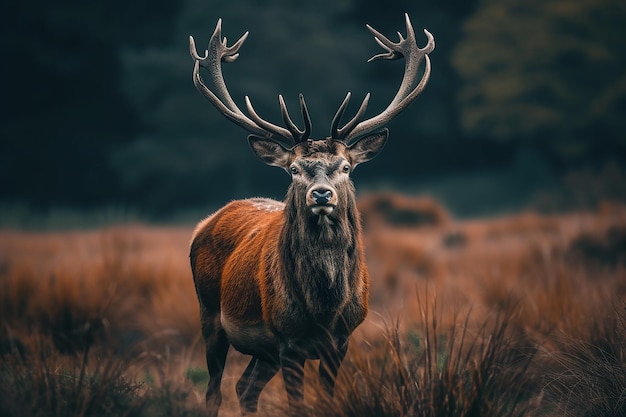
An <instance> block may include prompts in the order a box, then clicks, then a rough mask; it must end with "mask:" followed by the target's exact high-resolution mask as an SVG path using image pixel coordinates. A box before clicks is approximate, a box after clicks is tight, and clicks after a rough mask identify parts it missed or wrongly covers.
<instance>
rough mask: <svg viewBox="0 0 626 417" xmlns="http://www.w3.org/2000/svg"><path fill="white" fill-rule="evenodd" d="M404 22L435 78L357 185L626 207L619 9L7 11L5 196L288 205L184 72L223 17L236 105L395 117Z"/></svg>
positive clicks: (259, 6)
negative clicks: (253, 199)
mask: <svg viewBox="0 0 626 417" xmlns="http://www.w3.org/2000/svg"><path fill="white" fill-rule="evenodd" d="M405 12H407V13H408V14H409V15H410V16H411V20H412V22H413V26H414V27H415V29H416V34H417V38H418V44H420V46H423V45H424V44H425V42H426V39H425V37H424V36H423V34H422V32H421V29H422V28H426V29H428V30H429V31H430V32H431V33H433V34H434V36H435V39H436V43H437V47H436V49H435V51H434V52H433V53H432V54H431V60H432V68H433V69H432V76H431V80H430V83H429V85H428V86H427V88H426V90H425V92H424V93H423V94H422V96H421V97H420V98H419V99H418V100H417V101H416V102H415V103H414V104H413V105H412V106H411V107H410V108H409V110H407V111H406V112H404V113H402V114H401V115H400V116H399V117H398V118H397V119H396V120H394V121H393V122H392V123H391V125H390V126H389V127H390V130H391V136H390V141H389V144H388V146H387V148H386V150H385V152H384V153H383V154H382V155H381V156H380V157H379V158H378V159H377V160H376V161H375V162H372V163H370V164H366V165H364V166H362V167H359V169H358V170H357V171H356V172H355V181H356V182H357V188H358V189H359V191H360V192H367V191H371V190H377V189H383V188H384V189H388V188H393V189H396V190H400V191H404V192H407V193H411V194H425V193H427V194H430V195H432V196H434V197H435V198H437V199H440V200H441V201H443V202H444V204H445V205H446V206H447V207H449V209H450V210H451V212H452V213H453V214H455V215H458V216H475V215H485V214H493V213H498V212H504V211H513V210H520V209H525V208H529V207H530V208H537V209H542V210H568V209H580V208H590V207H592V206H594V205H595V204H597V203H598V202H599V201H601V200H604V199H610V200H618V201H619V200H621V201H624V200H626V182H625V180H626V171H625V167H626V165H625V162H626V133H625V132H626V117H625V116H626V71H625V69H626V65H625V64H626V56H625V55H624V54H623V40H624V39H626V25H624V24H623V23H624V22H625V21H626V3H624V2H623V1H620V0H578V1H576V2H572V1H568V0H554V1H549V2H546V1H541V0H525V1H523V0H470V1H468V0H464V1H461V0H442V1H438V2H416V1H409V0H389V1H386V2H380V1H373V0H367V1H357V0H332V1H330V0H316V1H315V2H313V1H301V2H290V1H285V0H272V1H270V0H266V1H263V0H237V1H228V2H215V1H210V0H184V1H179V2H168V1H162V0H152V1H149V2H148V1H145V0H136V1H132V2H128V1H121V0H106V1H105V0H92V1H89V2H82V1H76V0H68V1H63V2H45V1H43V0H33V1H30V2H22V1H17V0H6V1H4V2H3V4H2V12H1V13H0V21H1V24H0V49H1V53H2V56H3V62H4V64H3V71H2V80H1V81H0V82H1V83H2V88H1V90H0V91H1V92H0V97H1V108H0V110H1V111H0V117H1V121H0V205H1V206H3V207H11V206H12V205H20V207H27V208H29V209H30V210H35V211H45V210H49V209H52V208H55V207H73V208H77V209H81V210H84V209H94V208H98V207H104V206H111V205H117V206H122V207H129V208H132V209H134V210H137V211H138V212H140V213H142V214H145V215H146V216H149V217H152V218H167V217H168V216H170V215H171V214H172V213H174V212H179V211H183V210H192V209H196V208H201V209H202V210H205V211H206V210H208V209H212V208H215V207H218V206H221V205H222V204H223V203H225V202H226V201H228V200H230V199H233V198H239V197H244V196H252V195H264V196H270V197H275V198H282V196H283V194H284V192H285V189H286V186H287V184H288V181H289V179H288V176H287V175H285V174H284V173H283V172H281V170H279V169H272V168H268V167H266V166H264V165H263V164H262V163H260V162H259V161H258V160H257V159H256V157H255V156H254V155H253V154H252V153H251V152H250V151H249V150H248V145H247V143H246V140H245V137H246V133H245V132H244V131H242V130H241V129H239V128H237V127H236V126H234V125H232V124H231V123H229V122H228V121H227V120H226V119H225V118H224V117H223V116H222V115H220V114H219V113H218V112H217V111H216V110H215V109H214V108H213V107H212V106H211V104H210V103H209V102H208V101H207V100H206V99H204V98H203V97H202V96H201V95H200V93H198V92H197V91H196V90H195V88H194V86H193V84H192V81H191V72H192V65H193V63H192V59H191V58H190V57H189V48H188V36H189V35H193V36H194V38H195V39H196V42H197V44H198V47H199V48H201V47H203V46H204V45H206V43H207V42H208V40H209V37H210V35H211V34H212V32H213V29H214V27H215V23H216V22H217V19H218V18H220V17H221V18H223V20H224V22H223V34H224V35H225V36H227V37H228V39H229V41H230V42H233V41H235V40H236V39H238V37H239V36H241V35H242V34H243V33H244V32H245V31H250V36H249V38H248V40H247V41H246V43H245V44H244V46H243V47H242V49H241V51H240V52H241V56H240V57H239V59H238V60H237V61H236V62H235V63H232V64H228V65H225V66H224V74H225V79H226V82H227V85H228V86H229V89H230V92H231V94H232V96H233V98H234V99H235V101H236V102H237V103H238V104H239V106H240V107H242V106H243V97H244V95H249V96H250V97H251V99H252V100H253V102H254V104H255V108H256V109H257V111H258V112H259V113H260V114H261V115H262V116H263V117H264V118H266V119H268V120H270V121H273V122H275V123H280V112H279V107H278V100H277V96H278V94H283V95H284V96H285V99H286V101H287V105H288V106H289V107H290V108H291V109H292V113H294V114H295V109H296V106H297V96H298V93H300V92H302V93H303V94H304V95H305V97H306V99H307V104H308V106H309V111H310V113H311V116H312V119H313V136H314V137H315V136H317V137H324V136H326V135H327V132H328V129H329V126H330V120H331V118H332V115H333V114H334V112H335V111H336V109H337V107H338V106H339V104H340V103H341V100H342V99H343V97H344V96H345V94H346V92H347V91H351V92H352V93H353V97H354V99H353V101H354V102H353V103H352V105H351V107H350V108H349V110H348V112H350V111H356V106H357V104H356V103H358V102H360V100H361V99H362V97H363V96H364V95H365V94H366V93H367V92H371V93H372V99H371V101H370V109H369V112H370V114H376V112H380V111H381V110H382V109H384V108H385V107H386V106H387V104H388V103H389V101H390V100H391V98H392V97H393V96H394V94H395V92H396V91H397V88H398V86H399V83H400V80H401V78H402V71H403V65H402V63H401V62H396V61H394V62H386V61H375V62H372V63H369V64H368V63H366V60H367V59H368V58H370V57H371V56H372V55H374V54H377V53H379V52H380V50H379V49H380V48H379V46H378V45H377V44H376V43H375V42H374V40H373V39H372V36H371V34H370V33H369V32H368V31H367V30H366V29H365V23H369V24H371V25H372V26H374V27H375V28H376V29H378V30H379V31H381V32H382V33H384V34H386V35H388V36H389V37H390V38H392V39H394V38H395V36H392V35H393V34H394V33H395V32H396V31H400V32H401V33H405V31H406V29H405V27H404V17H403V13H405Z"/></svg>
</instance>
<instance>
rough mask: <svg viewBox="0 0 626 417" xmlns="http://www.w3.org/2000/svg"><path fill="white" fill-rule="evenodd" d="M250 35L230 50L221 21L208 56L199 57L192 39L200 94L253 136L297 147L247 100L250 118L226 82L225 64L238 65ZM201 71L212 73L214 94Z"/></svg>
mask: <svg viewBox="0 0 626 417" xmlns="http://www.w3.org/2000/svg"><path fill="white" fill-rule="evenodd" d="M248 33H249V32H246V33H244V34H243V35H242V36H241V37H240V38H239V40H238V41H237V42H235V43H234V44H233V45H231V46H228V44H227V43H228V41H227V39H226V37H224V38H223V39H222V19H218V21H217V25H216V26H215V30H214V31H213V35H211V38H210V39H209V44H208V46H207V49H206V50H205V51H204V56H200V55H199V54H198V51H197V49H196V43H195V41H194V38H193V36H190V37H189V53H190V55H191V57H192V58H193V59H194V61H195V62H194V67H193V83H194V85H195V86H196V88H197V89H198V91H200V92H201V93H202V94H203V95H204V96H205V97H206V98H207V99H208V100H209V101H210V102H211V103H212V104H213V105H214V106H215V107H216V108H217V109H218V111H219V112H220V113H222V114H223V115H224V116H225V117H226V118H228V119H229V120H231V121H232V122H234V123H235V124H237V125H239V126H241V127H242V128H244V129H246V130H247V131H248V132H250V133H253V134H256V135H259V136H262V137H267V138H272V139H275V140H277V141H278V142H281V143H282V144H285V145H287V146H293V145H294V136H293V135H292V133H291V132H290V131H289V130H287V129H285V128H282V127H280V126H276V125H274V124H272V123H270V122H267V121H265V120H263V119H262V118H261V117H259V116H258V114H257V113H256V112H255V111H254V108H253V107H252V104H251V103H250V100H249V98H248V97H247V96H246V105H247V107H248V112H249V113H250V117H248V116H246V115H245V114H244V113H243V112H242V111H241V110H240V109H239V107H237V105H236V104H235V102H234V100H233V99H232V97H231V96H230V93H229V92H228V88H227V87H226V83H225V82H224V76H223V74H222V67H221V63H222V62H226V63H230V62H234V61H235V60H236V59H237V58H238V57H239V49H240V48H241V46H242V45H243V43H244V42H245V40H246V39H247V37H248ZM200 67H203V68H205V69H207V70H208V72H209V75H210V80H211V83H210V85H211V86H212V88H213V90H212V89H211V88H209V87H207V85H206V84H205V83H204V80H203V79H202V76H201V75H200Z"/></svg>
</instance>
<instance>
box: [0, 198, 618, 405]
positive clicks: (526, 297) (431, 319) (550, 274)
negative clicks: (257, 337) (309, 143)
mask: <svg viewBox="0 0 626 417" xmlns="http://www.w3.org/2000/svg"><path fill="white" fill-rule="evenodd" d="M360 205H361V208H362V212H363V218H364V223H365V226H366V239H365V240H366V248H367V256H368V264H369V268H370V273H371V276H372V285H371V286H372V292H371V311H370V315H369V317H368V319H367V320H366V322H365V323H364V324H363V325H362V326H361V327H360V328H359V329H357V331H356V332H355V334H354V336H353V339H352V343H351V347H350V351H349V354H348V357H347V359H346V361H345V362H344V364H343V365H342V368H341V370H340V374H339V380H338V386H337V393H336V396H335V398H334V399H329V398H324V397H321V396H320V395H319V390H318V389H317V387H316V385H317V381H315V379H314V375H313V372H312V370H313V365H314V364H307V368H306V370H305V371H306V376H307V379H308V381H307V385H306V386H307V388H306V392H305V398H306V402H307V404H308V407H309V408H308V414H309V415H312V416H355V417H356V416H365V417H367V416H527V415H529V416H566V415H567V416H577V415H580V416H598V417H599V416H618V415H620V416H624V415H626V311H625V307H626V208H625V207H623V206H619V205H611V204H604V205H602V207H600V208H599V209H598V210H597V211H596V212H593V213H577V214H564V215H559V216H540V215H537V214H531V213H523V214H519V215H514V216H507V217H502V218H491V219H481V220H473V221H462V222H460V221H455V220H454V219H452V218H451V217H450V216H449V215H447V214H446V213H445V211H444V210H443V209H442V208H441V207H439V206H438V205H437V204H436V203H435V202H432V201H425V200H414V199H410V198H406V197H401V196H397V195H373V196H369V197H368V196H366V197H364V198H362V199H361V201H360ZM192 230H193V227H176V228H173V227H172V228H168V227H149V226H142V225H136V226H124V227H121V226H120V227H108V228H103V229H98V230H89V231H66V232H46V233H43V232H41V233H37V232H19V231H10V230H4V231H0V355H1V357H0V415H3V416H29V415H32V416H48V415H50V416H161V415H162V416H193V415H202V413H203V410H204V404H203V397H204V387H205V384H206V382H207V378H208V375H207V373H206V370H205V369H206V368H205V363H204V358H203V346H202V341H201V336H200V328H199V311H198V306H197V300H196V296H195V291H194V287H193V281H192V278H191V272H190V268H189V263H188V257H187V254H188V244H189V238H190V236H191V232H192ZM245 364H246V357H244V356H242V355H240V354H238V353H237V352H234V351H233V350H231V352H230V353H229V359H228V364H227V368H226V373H225V377H224V382H223V385H222V391H223V393H224V403H223V405H222V410H221V413H220V415H221V416H237V415H239V411H238V406H237V401H236V398H235V389H234V385H235V383H236V381H237V379H238V377H239V376H240V374H241V372H242V371H243V368H244V366H245ZM285 403H286V394H285V392H284V388H283V382H282V378H281V377H280V376H277V377H275V378H274V379H273V380H272V381H271V382H270V384H269V385H268V387H267V388H266V390H265V391H263V393H262V395H261V399H260V413H259V414H260V415H268V416H276V415H279V416H280V415H286V410H285Z"/></svg>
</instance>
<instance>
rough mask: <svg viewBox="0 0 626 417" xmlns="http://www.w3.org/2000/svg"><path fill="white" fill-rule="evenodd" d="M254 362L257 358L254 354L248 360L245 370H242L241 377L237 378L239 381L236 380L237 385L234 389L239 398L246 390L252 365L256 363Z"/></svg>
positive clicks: (252, 368)
mask: <svg viewBox="0 0 626 417" xmlns="http://www.w3.org/2000/svg"><path fill="white" fill-rule="evenodd" d="M256 362H257V358H256V356H253V357H252V359H250V362H249V363H248V366H247V367H246V370H245V371H243V374H242V375H241V378H239V381H237V386H236V387H235V391H236V392H237V398H241V396H242V395H243V393H244V392H246V390H247V389H248V385H250V375H251V374H252V371H253V370H254V366H255V365H256Z"/></svg>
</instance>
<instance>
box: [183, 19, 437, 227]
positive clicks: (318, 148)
mask: <svg viewBox="0 0 626 417" xmlns="http://www.w3.org/2000/svg"><path fill="white" fill-rule="evenodd" d="M405 19H406V29H407V35H406V38H404V37H403V36H402V35H401V34H400V33H398V35H399V38H400V39H399V41H398V42H392V41H390V40H389V39H388V38H386V37H385V36H384V35H382V34H381V33H380V32H378V31H377V30H376V29H374V28H372V27H371V26H369V25H367V28H368V30H369V31H370V32H371V33H372V34H373V35H374V39H375V40H376V42H377V43H378V44H379V45H380V46H381V47H383V48H384V49H385V51H386V52H385V53H381V54H378V55H375V56H374V57H372V58H370V59H369V61H368V62H371V61H374V60H377V59H387V60H395V59H400V58H404V59H405V71H404V77H403V79H402V83H401V85H400V88H399V90H398V92H397V93H396V95H395V97H394V99H393V100H392V101H391V103H390V104H389V105H388V106H387V108H386V109H385V110H383V111H382V112H381V113H380V114H378V115H376V116H374V117H371V118H369V119H365V120H363V115H364V114H365V111H366V109H367V105H368V103H369V99H370V94H369V93H368V94H367V95H366V96H365V98H364V99H363V101H362V102H361V105H360V107H359V109H358V111H357V112H356V115H355V116H354V117H353V118H352V119H350V120H349V121H348V122H347V123H345V124H344V125H343V126H342V127H340V126H339V125H340V122H341V119H342V117H343V115H344V112H345V110H346V108H347V106H348V103H349V101H350V96H351V94H350V93H349V92H348V93H347V95H346V97H345V99H344V100H343V102H342V103H341V105H340V106H339V109H338V110H337V113H336V114H335V116H334V118H333V120H332V122H331V127H330V135H329V136H328V137H327V138H324V139H318V140H312V139H310V138H309V136H310V134H311V118H310V116H309V112H308V109H307V106H306V102H305V100H304V97H303V96H302V94H300V96H299V98H300V112H301V114H302V119H303V123H304V128H303V129H300V128H298V127H297V126H296V124H295V123H294V122H293V120H292V119H291V117H290V115H289V112H288V111H287V106H286V105H285V100H284V99H283V96H282V95H279V96H278V102H279V106H280V112H281V115H282V118H283V121H284V124H285V127H282V126H277V125H275V124H273V123H270V122H268V121H266V120H264V119H263V118H261V117H260V116H259V115H258V114H257V112H256V111H255V110H254V107H253V106H252V102H251V101H250V98H249V97H248V96H246V97H245V103H246V109H247V113H248V115H246V114H244V113H243V112H242V111H241V110H240V109H239V107H237V105H236V104H235V102H234V101H233V99H232V98H231V96H230V93H229V92H228V89H227V88H226V84H225V82H224V78H223V75H222V68H221V63H222V62H226V63H229V62H234V61H235V60H236V59H237V57H238V56H239V49H240V48H241V46H242V45H243V43H244V41H245V40H246V38H247V37H248V32H246V33H244V34H243V36H241V38H240V39H239V40H238V41H237V42H235V43H234V44H233V45H232V46H228V45H227V40H226V38H223V39H222V34H221V32H222V21H221V19H220V20H218V22H217V26H216V28H215V31H214V32H213V35H212V36H211V39H210V40H209V44H208V47H207V49H206V50H205V52H204V56H200V55H199V54H198V52H197V50H196V46H195V42H194V39H193V37H191V36H190V37H189V47H190V53H191V56H192V58H193V59H194V61H195V64H194V69H193V82H194V84H195V86H196V88H197V89H198V90H199V91H200V92H201V93H202V94H203V95H204V96H205V97H206V98H208V99H209V101H210V102H211V103H212V104H213V105H214V106H215V107H216V108H217V109H218V110H219V111H220V112H221V113H222V114H223V115H224V116H225V117H226V118H228V119H229V120H231V121H232V122H234V123H236V124H237V125H239V126H241V127H242V128H244V129H246V130H247V131H248V132H250V133H251V135H250V136H249V137H248V141H249V143H250V146H251V148H252V150H253V151H254V152H255V154H256V155H258V156H259V157H260V158H261V160H262V161H263V162H265V163H266V164H268V165H273V166H278V167H281V168H283V169H284V170H286V171H287V172H288V173H289V174H291V176H292V188H298V189H301V190H302V193H301V194H302V195H303V196H304V202H303V203H304V204H306V206H307V207H309V209H310V212H311V213H312V214H314V215H329V214H330V213H332V212H333V210H334V209H335V208H336V207H337V206H338V204H339V202H340V200H341V199H342V192H340V191H339V190H340V189H342V188H343V187H340V185H342V184H344V183H345V184H347V183H349V180H348V179H349V174H350V172H351V171H352V170H353V169H354V167H356V166H357V165H358V164H360V163H362V162H366V161H369V160H370V159H372V158H374V157H375V156H376V155H378V153H379V152H380V151H381V149H382V148H383V146H384V145H385V142H386V141H387V137H388V130H387V129H385V128H384V126H385V125H386V124H387V123H389V121H391V120H392V119H393V118H394V117H396V116H397V115H398V114H399V113H400V112H402V111H403V110H405V109H406V108H407V107H408V106H409V105H410V104H411V103H412V102H413V101H414V100H415V99H416V98H417V96H418V95H419V94H420V93H421V92H422V91H423V89H424V87H425V86H426V83H427V82H428V79H429V77H430V59H429V57H428V54H429V53H430V52H432V51H433V49H434V48H435V41H434V38H433V36H432V35H431V34H430V33H429V32H428V31H427V30H424V33H425V35H426V37H427V39H428V43H427V44H426V46H425V47H424V48H419V47H418V46H417V41H416V39H415V33H414V31H413V27H412V25H411V21H410V20H409V16H408V15H406V14H405ZM422 60H424V61H425V63H426V65H425V69H424V73H423V75H422V77H421V79H419V82H418V73H419V68H420V64H421V62H422ZM200 67H203V68H205V69H206V70H208V73H209V76H210V81H211V82H210V83H209V84H210V85H211V88H209V87H207V84H205V82H204V80H203V79H202V77H201V75H200Z"/></svg>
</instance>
